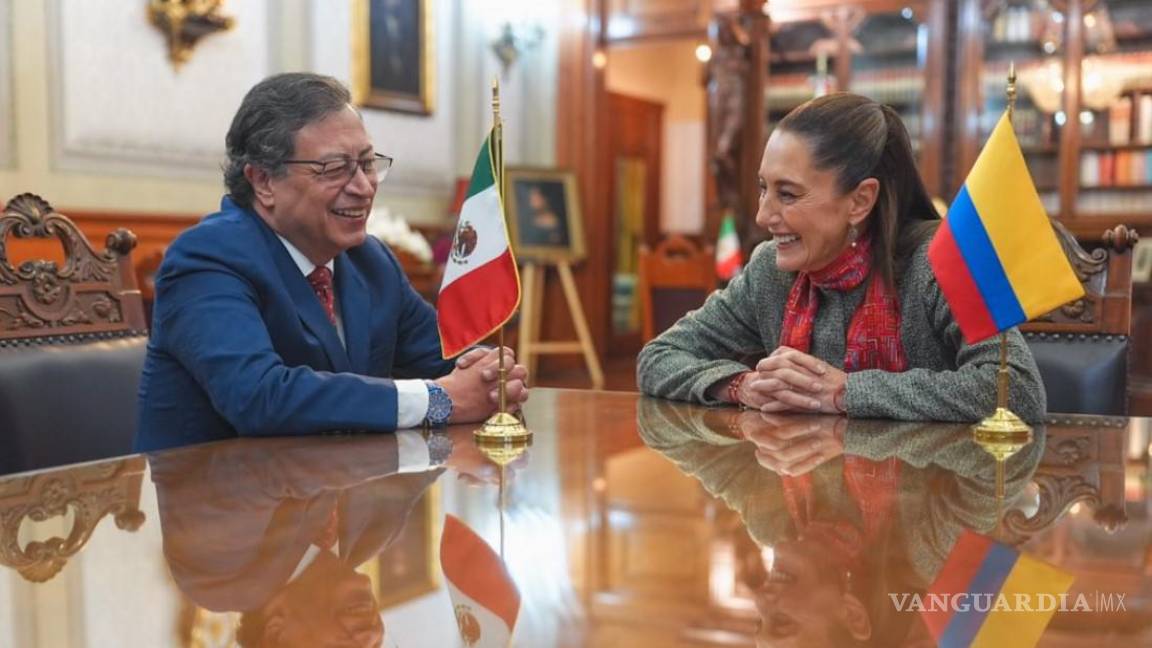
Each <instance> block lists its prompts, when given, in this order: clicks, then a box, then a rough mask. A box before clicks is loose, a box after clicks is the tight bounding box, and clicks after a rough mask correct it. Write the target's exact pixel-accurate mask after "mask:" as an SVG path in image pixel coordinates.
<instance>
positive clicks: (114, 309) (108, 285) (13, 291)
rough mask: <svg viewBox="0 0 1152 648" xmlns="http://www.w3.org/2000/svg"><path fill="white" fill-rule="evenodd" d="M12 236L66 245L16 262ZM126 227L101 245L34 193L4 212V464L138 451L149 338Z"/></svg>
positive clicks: (0, 275) (0, 247) (0, 333)
mask: <svg viewBox="0 0 1152 648" xmlns="http://www.w3.org/2000/svg"><path fill="white" fill-rule="evenodd" d="M11 239H25V241H24V244H26V245H28V246H31V247H33V248H35V249H37V250H41V249H46V246H49V245H60V246H62V247H63V253H64V262H63V265H61V264H58V263H57V262H56V261H51V260H45V259H34V260H29V261H24V262H23V263H20V264H19V265H18V266H14V265H13V263H12V262H11V261H10V260H9V252H10V242H11ZM135 244H136V237H135V236H134V235H133V234H132V233H131V232H129V231H128V230H125V229H119V230H116V231H115V232H113V233H112V234H110V235H109V236H108V240H107V249H106V250H105V251H104V252H96V251H95V250H94V249H93V248H92V246H91V244H89V243H88V240H87V239H86V238H85V237H84V235H83V234H82V233H81V232H80V231H79V230H78V229H77V228H76V225H75V224H74V223H72V221H70V220H69V219H68V218H66V217H65V216H63V215H61V214H59V213H57V212H56V211H55V210H54V209H53V208H52V206H51V205H50V204H48V202H47V201H45V200H44V199H42V198H40V197H39V196H36V195H33V194H21V195H19V196H16V197H15V198H13V199H12V200H10V201H9V202H8V203H7V205H5V207H4V211H3V213H2V214H0V440H2V442H0V447H3V451H2V452H0V473H6V472H16V471H21V470H29V469H35V468H41V467H45V466H52V465H61V464H65V463H74V462H78V461H90V460H93V459H101V458H107V457H112V456H116V455H123V454H127V453H129V452H131V449H132V436H133V432H134V425H135V418H136V391H137V387H138V384H139V377H140V369H141V366H142V364H143V360H144V352H145V348H146V344H147V329H146V326H145V320H144V309H143V305H142V303H141V298H140V291H138V290H137V289H136V286H135V278H134V276H133V270H132V262H131V259H130V258H129V253H130V252H131V250H132V248H133V247H134V246H135Z"/></svg>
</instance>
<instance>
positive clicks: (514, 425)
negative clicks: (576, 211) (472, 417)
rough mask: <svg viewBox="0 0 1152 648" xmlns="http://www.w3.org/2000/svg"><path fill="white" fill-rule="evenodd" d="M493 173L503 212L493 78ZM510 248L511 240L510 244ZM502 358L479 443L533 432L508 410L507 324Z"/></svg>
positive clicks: (499, 123) (497, 98) (497, 91)
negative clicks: (493, 399)
mask: <svg viewBox="0 0 1152 648" xmlns="http://www.w3.org/2000/svg"><path fill="white" fill-rule="evenodd" d="M490 146H491V147H492V173H493V175H494V176H495V177H494V178H493V180H494V181H495V184H496V193H497V194H498V195H499V196H500V209H501V211H503V210H504V205H505V204H507V203H506V202H505V200H504V194H505V189H506V187H505V180H504V122H503V121H502V120H501V119H500V79H499V78H493V79H492V141H491V142H490ZM501 216H502V218H503V220H504V222H505V223H507V222H508V215H507V214H501ZM508 244H509V246H511V241H509V243H508ZM498 340H499V342H498V343H499V345H500V350H499V353H498V355H499V359H498V360H497V362H498V365H497V366H498V368H499V375H498V379H497V382H498V384H499V386H498V394H499V398H498V401H497V404H498V405H499V408H498V409H497V410H496V413H495V414H493V415H492V416H491V417H490V418H489V419H488V420H487V421H485V422H484V426H483V427H481V428H480V429H478V430H476V432H475V433H474V436H475V438H476V439H477V441H479V440H481V439H488V440H501V439H521V440H522V439H525V438H530V437H531V436H532V432H531V431H530V430H529V429H528V428H527V427H526V426H525V425H524V423H523V422H521V421H520V419H519V418H518V417H516V415H514V414H512V413H511V412H509V411H508V371H509V369H508V367H507V365H506V364H505V363H504V325H503V324H501V325H500V332H499V338H498Z"/></svg>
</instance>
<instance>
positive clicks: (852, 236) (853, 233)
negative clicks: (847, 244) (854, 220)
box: [848, 225, 860, 247]
mask: <svg viewBox="0 0 1152 648" xmlns="http://www.w3.org/2000/svg"><path fill="white" fill-rule="evenodd" d="M858 238H860V230H858V229H856V226H855V225H849V226H848V240H849V241H851V242H852V247H856V239H858Z"/></svg>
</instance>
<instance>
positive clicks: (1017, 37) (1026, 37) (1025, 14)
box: [991, 6, 1050, 43]
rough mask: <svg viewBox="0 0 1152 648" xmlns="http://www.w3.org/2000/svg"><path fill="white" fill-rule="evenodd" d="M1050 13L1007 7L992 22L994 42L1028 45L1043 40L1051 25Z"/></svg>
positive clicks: (1020, 7) (1029, 8) (1023, 7)
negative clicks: (1046, 29)
mask: <svg viewBox="0 0 1152 648" xmlns="http://www.w3.org/2000/svg"><path fill="white" fill-rule="evenodd" d="M1049 16H1050V14H1049V13H1048V12H1044V11H1033V10H1032V8H1031V7H1026V6H1016V7H1006V8H1004V9H1003V10H1002V11H1000V12H999V13H998V14H996V18H995V19H994V20H993V21H992V33H991V36H992V40H993V41H994V42H997V43H1028V42H1034V41H1038V40H1041V37H1042V36H1044V33H1045V28H1046V27H1048V25H1049Z"/></svg>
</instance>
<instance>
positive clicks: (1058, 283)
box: [928, 114, 1084, 344]
mask: <svg viewBox="0 0 1152 648" xmlns="http://www.w3.org/2000/svg"><path fill="white" fill-rule="evenodd" d="M928 261H929V262H930V263H931V265H932V270H933V272H934V273H935V274H936V279H937V281H938V282H939V283H940V289H941V290H942V291H943V293H944V298H945V299H947V300H948V305H949V306H950V307H951V308H952V314H953V316H954V317H955V318H956V323H957V324H959V326H960V331H961V332H962V333H963V334H964V339H965V341H967V342H968V343H969V344H974V343H976V342H979V341H980V340H983V339H985V338H988V337H991V336H993V335H995V334H996V333H999V332H1000V331H1004V330H1006V329H1009V328H1012V327H1013V326H1016V325H1017V324H1020V323H1022V322H1026V321H1028V320H1029V319H1032V318H1033V317H1036V316H1038V315H1043V314H1044V313H1047V312H1048V311H1050V310H1052V309H1054V308H1056V307H1058V306H1060V305H1062V304H1065V303H1067V302H1070V301H1072V300H1073V299H1077V298H1079V297H1082V296H1083V295H1084V288H1083V287H1082V286H1081V285H1080V281H1079V280H1078V279H1077V278H1076V274H1075V273H1074V272H1073V271H1072V266H1071V265H1070V264H1069V263H1068V258H1067V257H1066V256H1065V255H1064V252H1063V250H1061V249H1060V244H1059V242H1057V240H1056V234H1055V232H1053V231H1052V225H1051V223H1050V222H1049V220H1048V215H1047V213H1046V212H1045V211H1044V205H1042V204H1041V202H1040V197H1039V196H1037V195H1036V188H1035V186H1033V184H1032V177H1031V176H1030V175H1029V174H1028V167H1027V166H1026V165H1025V163H1024V155H1023V154H1022V153H1021V152H1020V145H1019V143H1018V142H1017V141H1016V134H1015V133H1013V132H1012V122H1010V121H1009V120H1008V115H1007V114H1005V115H1004V116H1002V117H1001V118H1000V122H999V123H998V124H996V129H995V130H993V131H992V136H991V137H989V138H988V143H987V144H985V145H984V149H983V150H982V151H981V152H980V157H978V158H977V159H976V164H975V165H974V166H973V167H972V171H971V173H969V174H968V179H967V181H965V183H964V186H963V187H962V188H961V189H960V193H959V194H958V195H957V196H956V199H955V200H954V201H953V202H952V206H951V207H949V208H948V216H947V218H946V219H945V221H944V223H943V224H942V225H941V226H940V229H939V230H938V231H937V232H936V236H935V238H933V239H932V243H931V245H930V246H929V248H928Z"/></svg>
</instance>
